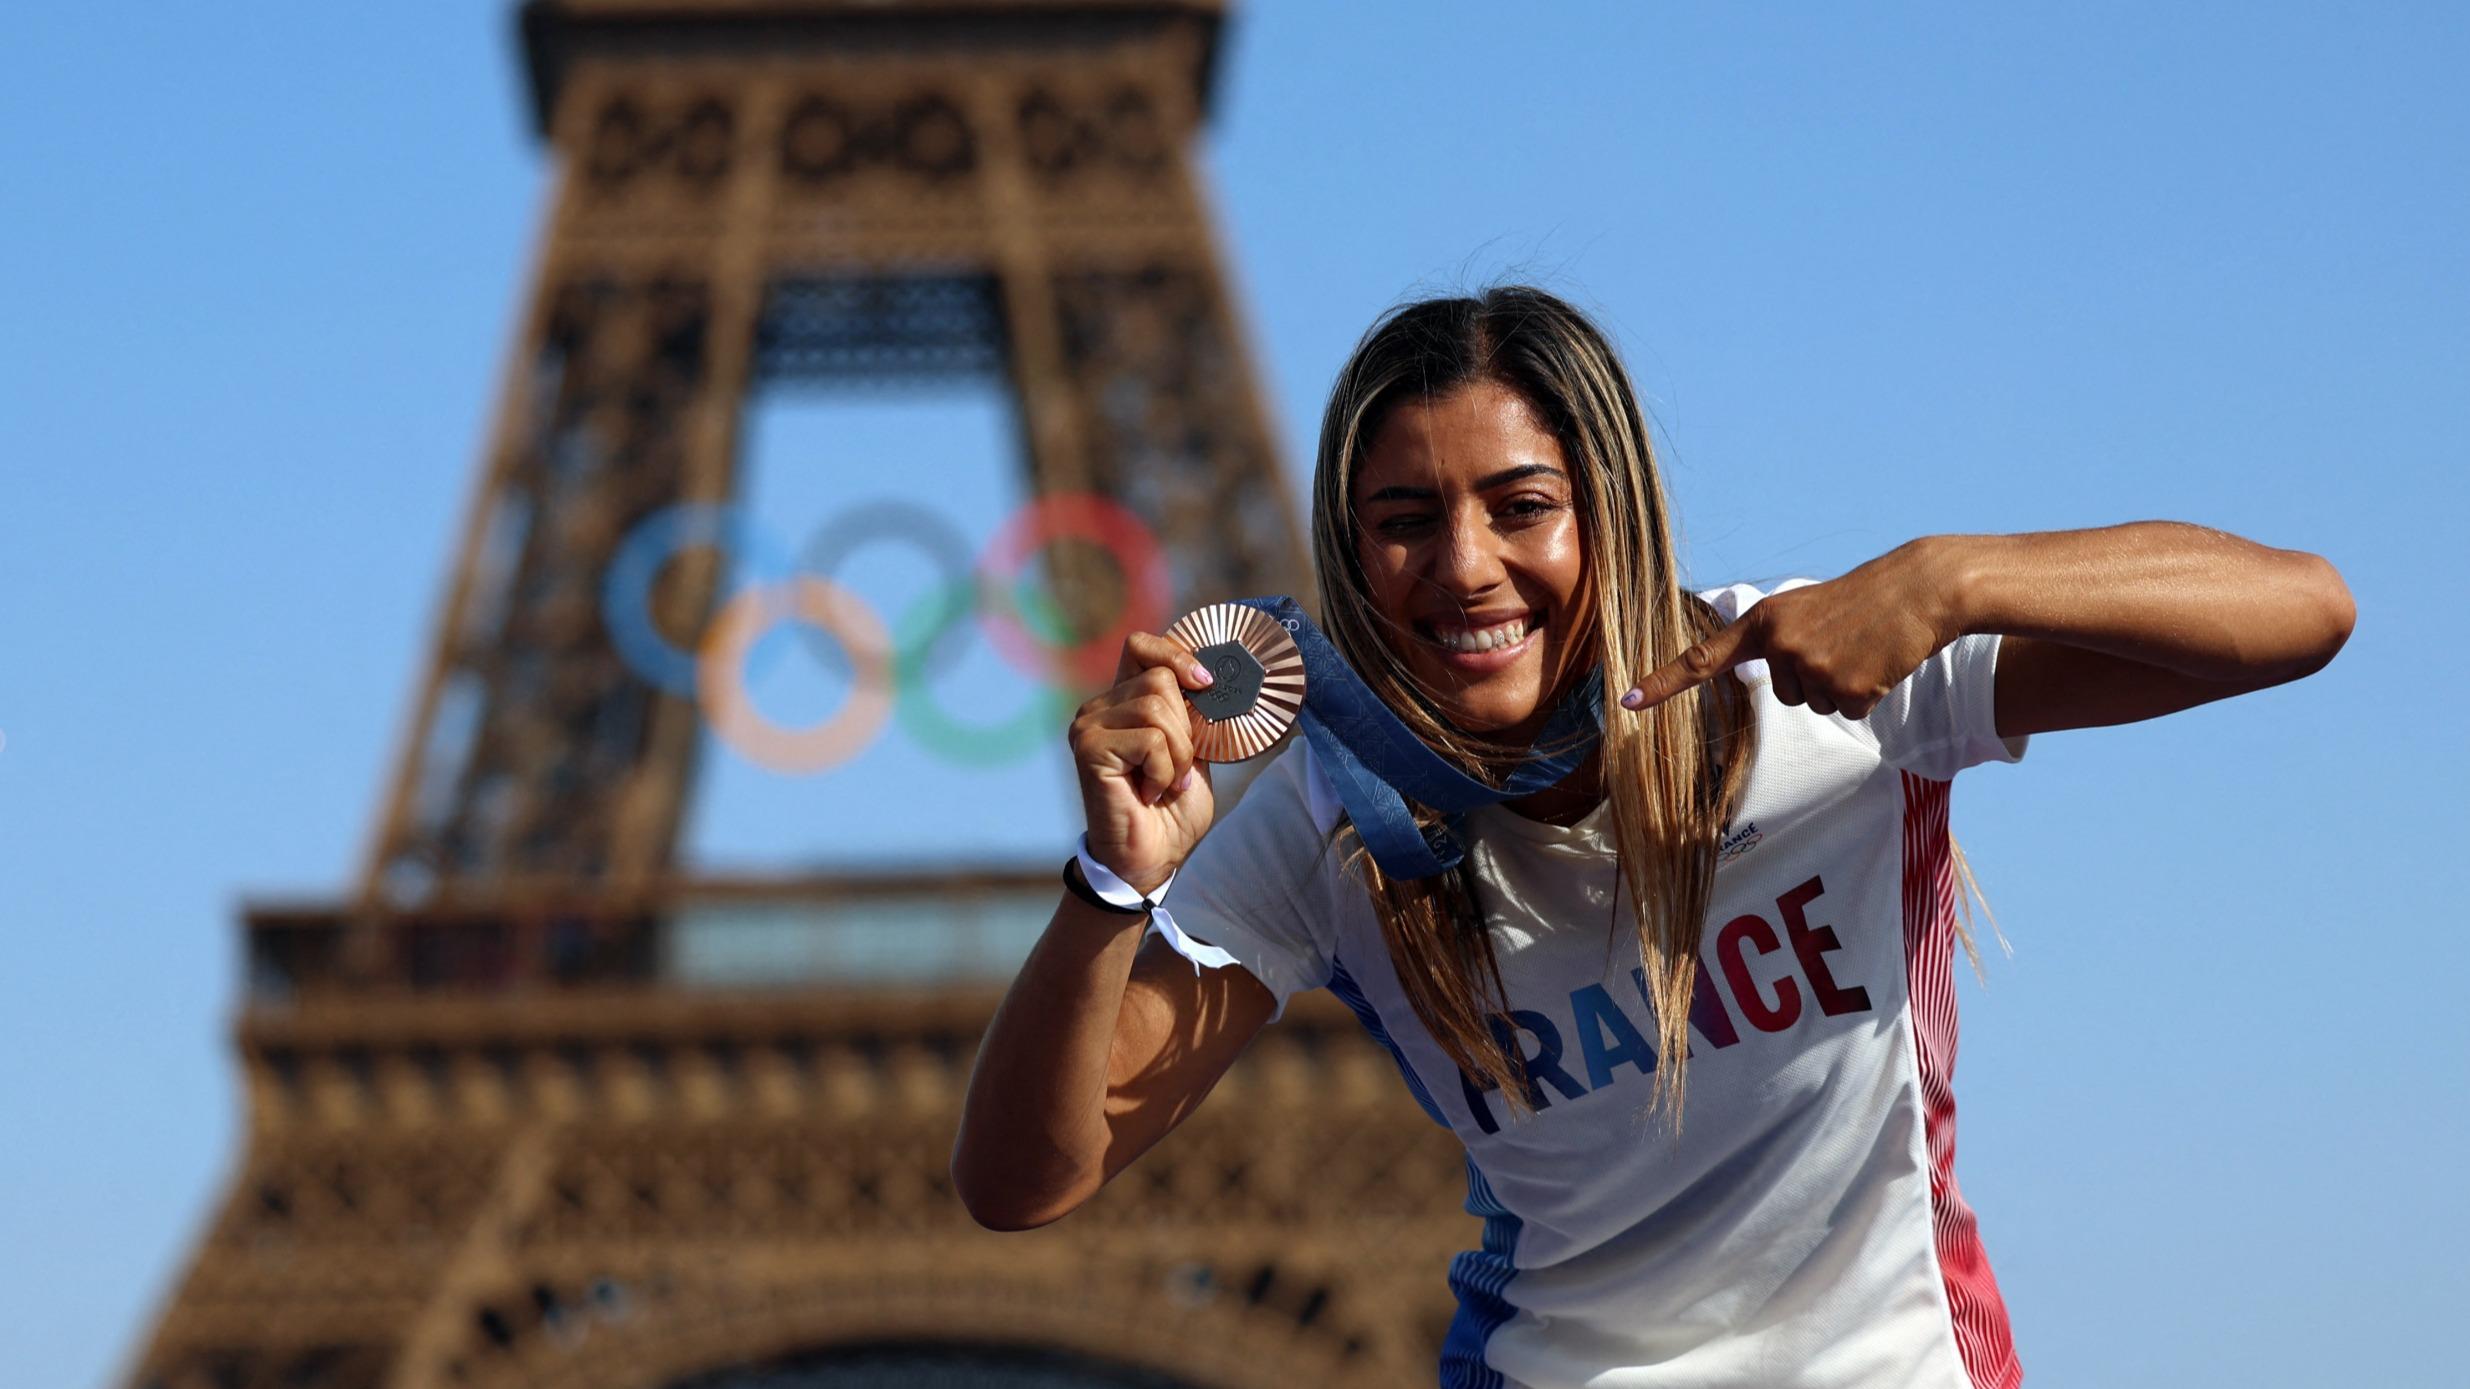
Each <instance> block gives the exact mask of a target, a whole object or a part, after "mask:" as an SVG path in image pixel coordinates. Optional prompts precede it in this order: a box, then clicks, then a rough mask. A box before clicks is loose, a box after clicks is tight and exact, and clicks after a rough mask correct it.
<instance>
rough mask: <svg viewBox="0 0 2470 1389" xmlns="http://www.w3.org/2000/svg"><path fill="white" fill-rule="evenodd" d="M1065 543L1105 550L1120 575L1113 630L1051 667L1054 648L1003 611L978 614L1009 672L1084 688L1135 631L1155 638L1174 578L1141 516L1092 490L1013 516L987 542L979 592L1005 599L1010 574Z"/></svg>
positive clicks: (1104, 677)
mask: <svg viewBox="0 0 2470 1389" xmlns="http://www.w3.org/2000/svg"><path fill="white" fill-rule="evenodd" d="M1066 537H1078V538H1081V539H1086V540H1094V541H1096V542H1097V543H1098V544H1100V545H1102V546H1104V547H1105V548H1106V551H1107V553H1108V554H1109V555H1110V556H1111V557H1112V558H1113V559H1114V561H1115V567H1116V569H1117V570H1118V571H1120V572H1121V573H1122V575H1123V588H1124V603H1123V608H1122V611H1121V612H1119V613H1118V614H1117V615H1116V619H1115V625H1114V626H1113V627H1111V628H1109V629H1107V630H1106V631H1104V632H1101V633H1099V634H1098V635H1096V636H1093V637H1090V638H1088V639H1087V640H1085V641H1083V642H1082V643H1081V644H1080V645H1078V646H1074V647H1070V648H1066V649H1064V650H1062V651H1060V652H1057V653H1056V659H1055V660H1054V662H1053V663H1052V665H1051V666H1050V663H1049V661H1048V659H1047V656H1046V653H1047V652H1049V651H1053V650H1054V647H1055V644H1054V643H1051V642H1042V641H1039V640H1038V639H1037V638H1035V637H1034V636H1032V635H1031V634H1030V633H1029V632H1028V631H1027V630H1026V629H1024V628H1023V627H1022V626H1021V624H1020V618H1019V617H1018V616H1017V615H1016V614H1014V613H1013V612H1012V611H1011V610H1010V608H1009V607H1008V606H1005V607H1000V608H998V607H994V606H989V607H986V608H982V609H981V610H980V612H981V614H982V616H983V619H984V623H985V626H986V632H987V637H988V639H989V640H991V641H992V642H994V644H995V649H996V651H998V652H1000V653H1001V654H1002V655H1003V657H1004V659H1005V660H1008V661H1010V662H1011V663H1012V666H1013V668H1014V669H1015V670H1019V671H1021V672H1022V673H1024V674H1027V675H1034V676H1037V677H1039V678H1040V679H1044V678H1046V677H1047V676H1048V675H1049V674H1050V673H1051V672H1052V670H1053V669H1058V668H1059V669H1061V670H1062V671H1063V672H1065V673H1066V674H1068V675H1069V676H1070V677H1071V678H1073V679H1075V680H1077V681H1079V682H1080V683H1081V684H1084V685H1098V686H1103V685H1105V684H1107V683H1109V679H1110V677H1111V676H1112V675H1113V673H1114V670H1115V661H1116V657H1117V655H1118V652H1119V650H1120V648H1121V647H1122V646H1123V643H1124V638H1126V637H1128V636H1130V635H1132V634H1133V633H1134V632H1154V631H1156V630H1157V629H1158V628H1159V627H1161V626H1163V625H1164V624H1165V622H1166V618H1167V609H1168V607H1169V605H1170V604H1172V603H1173V602H1174V577H1173V575H1171V574H1170V573H1169V572H1168V570H1167V566H1166V554H1165V552H1164V551H1162V550H1160V549H1159V548H1158V539H1157V537H1156V536H1154V535H1152V534H1151V533H1150V530H1149V527H1147V526H1145V525H1143V524H1141V518H1140V517H1138V516H1135V515H1133V514H1132V512H1131V511H1130V510H1129V509H1128V508H1126V507H1125V506H1124V505H1123V504H1122V503H1120V502H1115V501H1111V500H1109V499H1108V498H1105V497H1101V496H1099V495H1097V494H1096V493H1094V492H1065V493H1059V494H1057V495H1054V496H1049V497H1041V498H1039V499H1038V500H1036V501H1034V502H1031V503H1030V504H1029V505H1027V506H1025V507H1022V508H1021V509H1020V510H1019V511H1017V512H1015V513H1013V515H1012V519H1011V520H1009V521H1006V522H1005V523H1004V524H1003V528H1002V529H1000V530H998V531H996V532H995V538H994V539H993V540H990V541H988V542H987V546H986V556H985V558H984V559H983V560H981V561H980V564H979V567H980V569H981V571H982V572H983V573H984V574H985V575H986V576H987V577H988V578H990V579H992V580H994V581H995V583H994V584H992V585H991V586H989V587H988V588H987V589H986V590H985V591H986V592H988V593H1008V589H1007V585H1008V581H1009V580H1010V579H1011V577H1012V571H1014V570H1016V569H1019V568H1020V567H1021V566H1022V565H1023V564H1025V563H1027V562H1028V559H1029V556H1030V555H1031V554H1033V553H1035V552H1036V551H1038V550H1040V549H1042V548H1044V547H1045V546H1047V545H1050V544H1052V543H1054V542H1055V541H1057V540H1060V539H1064V538H1066Z"/></svg>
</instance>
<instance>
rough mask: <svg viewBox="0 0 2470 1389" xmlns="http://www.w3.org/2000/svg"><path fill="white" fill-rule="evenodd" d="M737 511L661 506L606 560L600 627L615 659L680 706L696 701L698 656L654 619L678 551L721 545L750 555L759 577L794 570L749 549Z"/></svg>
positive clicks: (759, 541)
mask: <svg viewBox="0 0 2470 1389" xmlns="http://www.w3.org/2000/svg"><path fill="white" fill-rule="evenodd" d="M746 529H747V528H746V526H745V525H744V524H743V523H742V521H741V520H740V518H739V515H738V511H737V508H735V507H731V506H715V505H713V504H712V503H709V502H680V503H678V504H677V505H675V506H668V507H663V508H661V509H660V510H658V511H655V512H653V513H652V514H651V515H649V516H646V517H644V518H643V519H642V520H641V521H639V522H637V523H635V527H634V529H632V530H630V531H628V532H627V533H626V537H625V539H623V540H621V541H619V542H618V547H617V553H616V554H614V555H612V556H610V558H609V572H608V574H607V575H605V576H604V577H603V578H602V580H601V586H600V605H601V617H602V620H603V621H604V622H605V623H606V624H607V625H608V628H609V639H610V641H612V642H614V643H615V644H616V646H617V649H618V655H619V656H621V657H623V658H624V659H625V661H626V663H627V664H628V665H630V666H632V667H634V670H635V673H636V674H638V675H641V676H642V677H643V678H644V679H645V680H646V681H649V682H650V683H651V684H653V685H654V686H656V687H658V688H660V689H663V690H667V691H668V692H669V693H671V694H673V695H676V696H678V697H679V698H680V699H692V698H694V695H695V684H696V677H695V657H694V656H693V655H692V654H691V653H689V652H685V651H681V650H679V649H678V648H677V646H676V645H674V644H673V643H671V642H670V640H669V639H668V638H667V637H665V636H663V635H661V631H660V624H659V622H658V621H657V620H656V619H655V618H654V617H653V615H652V589H653V586H654V585H655V584H657V583H658V582H659V581H660V571H661V570H662V569H664V568H666V567H667V566H668V563H669V561H670V559H671V557H673V556H674V555H676V554H677V552H678V551H680V550H683V549H686V548H689V547H690V546H695V545H718V546H719V547H721V549H722V550H723V551H724V552H726V553H728V554H730V555H732V556H736V555H749V556H750V557H751V558H752V560H753V561H754V563H755V566H756V572H757V573H759V574H765V575H773V574H777V575H787V574H788V573H789V572H790V567H789V565H788V563H787V560H786V557H785V556H784V555H782V553H781V552H780V550H779V549H778V548H777V547H774V546H771V545H768V544H766V543H764V540H763V538H762V537H754V538H753V543H752V544H750V543H749V537H748V535H747V533H746Z"/></svg>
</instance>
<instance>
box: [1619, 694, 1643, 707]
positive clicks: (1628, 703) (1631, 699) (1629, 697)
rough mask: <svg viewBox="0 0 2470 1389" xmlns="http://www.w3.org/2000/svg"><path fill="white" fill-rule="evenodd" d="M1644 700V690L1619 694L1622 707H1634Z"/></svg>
mask: <svg viewBox="0 0 2470 1389" xmlns="http://www.w3.org/2000/svg"><path fill="white" fill-rule="evenodd" d="M1646 702H1647V692H1646V691H1645V690H1632V691H1630V692H1629V693H1628V694H1625V695H1623V696H1621V707H1622V708H1624V709H1635V708H1637V707H1638V706H1639V705H1641V704H1644V703H1646Z"/></svg>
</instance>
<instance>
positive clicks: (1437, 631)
mask: <svg viewBox="0 0 2470 1389" xmlns="http://www.w3.org/2000/svg"><path fill="white" fill-rule="evenodd" d="M1526 635H1527V620H1526V619H1525V618H1523V617H1513V618H1511V619H1510V620H1509V621H1507V622H1504V623H1502V624H1501V625H1499V626H1497V627H1485V628H1481V629H1479V630H1476V631H1472V632H1466V631H1449V630H1447V629H1444V628H1438V627H1436V628H1434V629H1433V640H1434V641H1435V642H1436V643H1438V644H1439V645H1441V646H1445V647H1448V648H1449V649H1450V650H1452V651H1497V650H1499V649H1500V648H1502V647H1504V646H1516V645H1517V644H1518V643H1519V642H1521V641H1524V640H1525V639H1526Z"/></svg>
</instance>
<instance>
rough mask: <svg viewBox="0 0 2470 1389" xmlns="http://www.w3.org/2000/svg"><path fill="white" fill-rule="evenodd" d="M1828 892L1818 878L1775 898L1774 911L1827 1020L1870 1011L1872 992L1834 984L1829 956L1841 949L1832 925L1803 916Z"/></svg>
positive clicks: (1841, 946) (1857, 986)
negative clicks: (1781, 918) (1814, 922)
mask: <svg viewBox="0 0 2470 1389" xmlns="http://www.w3.org/2000/svg"><path fill="white" fill-rule="evenodd" d="M1826 890H1827V889H1826V888H1825V887H1824V886H1823V885H1821V884H1820V883H1819V881H1818V879H1816V878H1812V879H1810V880H1809V881H1808V882H1806V883H1803V884H1802V885H1801V886H1799V887H1796V888H1794V889H1793V890H1792V891H1790V892H1787V893H1785V894H1784V895H1783V896H1781V897H1778V898H1776V899H1775V909H1776V910H1777V911H1779V912H1782V913H1783V914H1784V934H1786V935H1787V936H1790V937H1791V938H1792V953H1793V954H1794V955H1796V956H1798V957H1799V958H1800V961H1801V972H1802V973H1803V974H1804V975H1806V976H1808V978H1809V981H1810V992H1811V993H1812V994H1813V995H1815V996H1816V997H1817V999H1818V1011H1820V1012H1822V1013H1824V1014H1826V1015H1827V1016H1828V1017H1831V1018H1832V1017H1837V1016H1840V1015H1842V1014H1845V1013H1866V1012H1868V1011H1869V1010H1870V991H1869V990H1868V989H1865V988H1862V987H1860V986H1859V985H1855V986H1854V987H1852V988H1849V989H1847V988H1845V987H1843V986H1842V985H1840V984H1837V983H1836V982H1835V976H1834V975H1833V974H1831V973H1829V972H1828V970H1827V953H1828V952H1829V951H1832V950H1841V949H1843V948H1844V947H1843V945H1842V944H1841V943H1840V942H1838V941H1837V940H1836V938H1835V928H1834V927H1833V926H1816V927H1813V926H1812V925H1810V923H1809V918H1808V917H1807V916H1806V915H1804V908H1806V907H1808V906H1809V904H1810V901H1811V899H1812V898H1815V897H1817V896H1818V895H1819V894H1820V893H1822V892H1825V891H1826Z"/></svg>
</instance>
